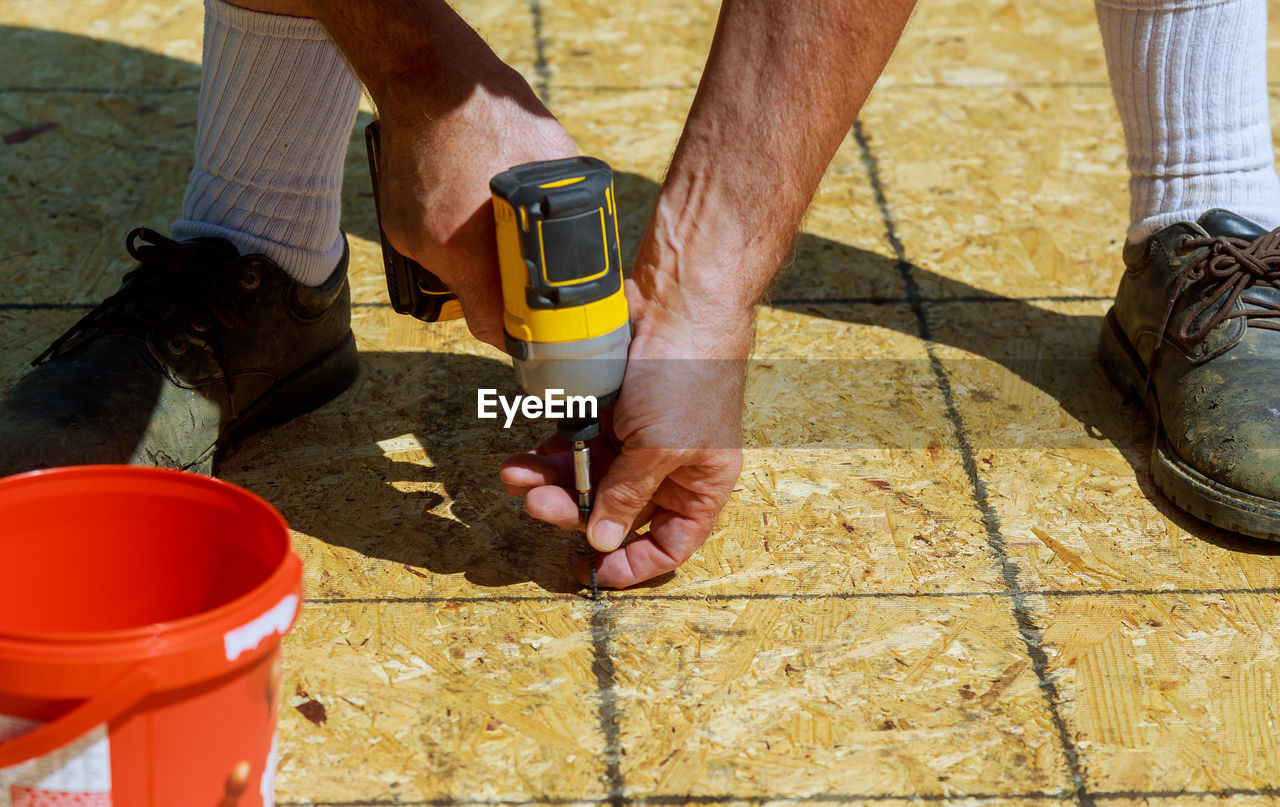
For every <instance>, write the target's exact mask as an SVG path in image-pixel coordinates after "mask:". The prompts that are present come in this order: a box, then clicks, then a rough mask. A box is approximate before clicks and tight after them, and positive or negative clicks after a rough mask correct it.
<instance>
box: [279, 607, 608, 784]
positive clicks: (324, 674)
mask: <svg viewBox="0 0 1280 807" xmlns="http://www.w3.org/2000/svg"><path fill="white" fill-rule="evenodd" d="M586 608H587V606H586V605H585V604H578V605H573V604H566V603H563V602H556V603H546V602H540V603H518V604H516V603H503V604H483V603H466V604H461V603H452V604H442V603H417V604H414V603H395V604H362V605H353V604H344V605H342V606H338V607H335V606H324V605H316V604H311V605H309V606H308V607H307V608H305V609H304V610H303V615H302V618H301V621H300V623H299V625H298V627H297V628H295V629H294V631H293V633H292V634H291V635H290V636H289V638H288V640H287V641H286V644H285V654H284V656H285V676H284V678H285V681H286V684H285V687H286V689H285V692H284V699H283V705H282V708H281V716H280V717H281V719H280V771H279V775H278V778H277V780H276V781H277V788H278V793H279V795H280V797H281V798H282V799H283V800H287V799H289V798H295V797H296V798H308V799H309V798H324V799H330V800H333V801H337V802H357V801H358V802H363V803H368V801H369V800H376V801H380V802H392V801H395V802H399V801H409V802H413V801H418V800H428V799H449V800H472V799H526V798H556V797H562V796H563V797H569V798H593V797H595V798H599V797H600V796H602V795H604V777H603V772H604V771H603V767H604V766H603V763H602V761H601V760H602V754H601V752H602V750H603V747H604V738H603V736H602V734H601V732H600V730H599V728H598V727H597V722H596V713H595V708H596V707H595V703H594V700H593V697H592V696H593V694H594V692H595V690H596V677H595V674H594V673H593V671H592V648H591V639H590V634H589V631H588V626H589V619H588V617H587V613H586ZM313 700H314V701H317V702H318V703H319V704H320V705H321V706H322V707H323V710H324V718H325V719H324V720H323V721H322V722H315V721H313V720H311V719H308V718H307V717H305V716H304V713H309V714H311V715H313V717H318V711H319V710H318V709H317V708H316V707H314V706H311V707H306V708H305V709H304V710H301V711H300V710H299V709H298V708H297V707H298V706H300V705H302V704H304V703H307V702H309V701H313Z"/></svg>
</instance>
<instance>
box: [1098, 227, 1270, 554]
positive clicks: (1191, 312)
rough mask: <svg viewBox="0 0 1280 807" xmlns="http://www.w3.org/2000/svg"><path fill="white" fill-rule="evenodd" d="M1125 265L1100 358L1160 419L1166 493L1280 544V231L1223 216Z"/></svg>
mask: <svg viewBox="0 0 1280 807" xmlns="http://www.w3.org/2000/svg"><path fill="white" fill-rule="evenodd" d="M1124 263H1125V273H1124V276H1123V277H1122V278H1121V280H1120V289H1119V291H1118V292H1117V293H1116V301H1115V305H1114V306H1113V307H1112V308H1111V310H1110V311H1109V312H1108V313H1107V317H1106V321H1105V322H1104V324H1103V326H1102V338H1101V342H1100V344H1099V348H1098V355H1099V358H1100V359H1101V360H1102V366H1103V367H1104V368H1105V369H1106V371H1107V374H1108V375H1109V376H1110V377H1111V380H1112V382H1113V383H1115V384H1116V386H1118V387H1119V388H1120V389H1121V390H1123V391H1125V392H1126V393H1129V394H1131V395H1133V396H1135V397H1136V398H1138V399H1140V400H1141V401H1142V403H1143V404H1144V405H1145V406H1146V409H1147V413H1148V414H1149V415H1150V416H1151V421H1152V423H1153V425H1154V426H1155V438H1154V445H1153V446H1152V448H1151V475H1152V477H1153V479H1154V480H1155V483H1156V486H1157V487H1158V488H1159V489H1160V490H1161V491H1162V492H1163V493H1164V494H1165V495H1166V496H1168V497H1169V499H1170V500H1172V501H1173V503H1174V504H1176V505H1177V506H1178V507H1180V508H1182V509H1183V510H1186V511H1187V512H1189V513H1191V514H1192V515H1194V516H1196V517H1198V518H1201V519H1203V520H1205V521H1208V522H1211V523H1213V524H1216V525H1218V526H1220V527H1224V528H1226V529H1228V530H1232V531H1234V532H1239V533H1243V534H1245V535H1252V536H1254V537H1257V538H1269V539H1271V540H1280V229H1278V230H1276V231H1274V232H1271V233H1268V232H1266V231H1265V230H1263V229H1262V228H1261V227H1259V226H1258V225H1256V224H1254V223H1253V222H1251V221H1247V220H1246V219H1243V218H1241V217H1239V216H1237V215H1235V214H1234V213H1230V212H1228V211H1226V210H1211V211H1209V212H1208V213H1205V214H1204V215H1203V216H1201V217H1200V219H1199V221H1197V222H1196V223H1194V224H1193V223H1191V222H1181V223H1178V224H1173V225H1171V226H1169V227H1165V228H1164V229H1162V230H1160V231H1158V232H1156V233H1155V234H1153V235H1152V236H1151V237H1150V238H1149V239H1147V240H1146V241H1145V242H1142V243H1139V244H1127V245H1126V246H1125V248H1124Z"/></svg>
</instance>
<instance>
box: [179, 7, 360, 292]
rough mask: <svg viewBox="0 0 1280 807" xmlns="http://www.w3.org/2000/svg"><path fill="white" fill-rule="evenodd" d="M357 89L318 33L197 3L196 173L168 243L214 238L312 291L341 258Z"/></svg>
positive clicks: (284, 20)
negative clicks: (201, 11) (200, 52)
mask: <svg viewBox="0 0 1280 807" xmlns="http://www.w3.org/2000/svg"><path fill="white" fill-rule="evenodd" d="M359 102H360V82H359V81H358V80H357V79H356V77H355V75H354V74H353V73H352V72H351V68H350V67H349V66H348V65H347V63H346V60H345V59H344V58H343V57H342V54H341V52H340V51H339V50H338V48H337V47H336V46H335V45H334V44H333V41H332V40H331V39H329V35H328V34H327V33H325V30H324V28H323V27H322V26H321V25H320V23H319V22H317V21H315V20H312V19H306V18H302V17H286V16H280V15H276V14H263V13H261V12H256V11H249V10H246V9H242V8H238V7H236V6H232V5H229V4H228V3H224V2H222V0H205V23H204V67H203V72H202V73H201V78H200V107H199V112H198V120H197V130H196V162H195V167H194V168H192V170H191V179H190V181H189V182H188V184H187V195H186V197H185V198H184V199H183V201H182V218H181V219H179V220H178V221H177V222H175V223H174V225H173V236H174V238H178V239H183V238H195V237H198V236H217V237H219V238H226V239H227V240H229V241H231V242H232V243H233V244H235V245H236V247H237V248H238V249H239V250H240V251H241V253H248V252H260V253H263V254H264V255H266V256H267V257H269V258H271V259H272V260H274V261H276V262H277V263H279V264H280V266H281V267H282V268H283V269H284V270H285V271H286V272H288V273H289V275H290V276H291V277H293V278H294V279H296V280H297V281H298V282H300V283H304V284H307V285H313V286H314V285H319V284H320V283H322V282H324V280H325V279H327V278H328V277H329V275H331V274H332V273H333V268H334V266H335V265H336V264H337V262H338V259H339V257H341V255H342V235H341V233H340V231H339V229H338V228H339V215H340V212H341V211H340V207H341V204H340V203H341V198H340V195H341V190H342V168H343V160H344V159H345V157H346V153H347V143H348V141H349V140H350V138H351V127H352V125H353V124H354V123H355V116H356V109H357V106H358V104H359Z"/></svg>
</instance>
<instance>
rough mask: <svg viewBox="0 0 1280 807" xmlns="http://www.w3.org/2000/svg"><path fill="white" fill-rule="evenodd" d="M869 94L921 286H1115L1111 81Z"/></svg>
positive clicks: (952, 293)
mask: <svg viewBox="0 0 1280 807" xmlns="http://www.w3.org/2000/svg"><path fill="white" fill-rule="evenodd" d="M907 97H909V98H910V99H911V101H910V103H909V104H906V103H903V102H902V101H903V99H902V98H900V97H894V96H892V95H891V94H877V95H876V96H875V97H874V98H873V99H872V101H871V103H869V104H868V105H867V107H866V109H865V110H864V112H863V115H862V121H863V126H864V127H865V131H866V133H867V137H868V139H869V140H870V144H871V150H872V153H873V155H874V156H875V158H876V160H877V163H878V165H879V168H880V176H881V178H882V181H883V183H884V188H885V195H886V197H887V199H888V203H889V208H890V211H891V213H892V215H893V218H894V221H895V226H896V229H897V233H898V236H899V238H900V239H901V240H902V243H903V245H904V248H905V249H906V257H907V258H908V259H909V260H911V261H912V262H913V263H915V264H917V265H918V266H919V267H920V268H919V270H917V271H916V273H915V277H916V280H917V282H918V283H919V284H920V289H921V292H922V293H923V294H924V295H926V296H928V297H967V296H972V295H976V294H983V293H994V294H1000V295H1007V296H1013V297H1028V296H1042V295H1065V294H1088V295H1109V294H1112V293H1114V292H1115V283H1116V279H1117V278H1118V277H1119V272H1120V266H1119V249H1120V244H1121V242H1122V241H1123V239H1124V232H1125V228H1126V227H1127V223H1128V204H1129V203H1128V196H1127V190H1126V181H1127V175H1126V173H1125V166H1124V160H1125V153H1124V141H1123V137H1122V135H1121V131H1120V121H1119V118H1118V117H1117V115H1116V112H1115V106H1114V103H1113V101H1112V99H1111V91H1110V90H1109V89H1107V88H1106V87H1094V88H1079V89H1070V90H1062V89H1053V90H1048V89H1019V90H1012V91H1010V90H984V89H971V90H966V91H965V92H963V93H958V92H957V91H955V90H950V89H939V90H933V89H919V90H912V91H911V93H910V95H909V96H907Z"/></svg>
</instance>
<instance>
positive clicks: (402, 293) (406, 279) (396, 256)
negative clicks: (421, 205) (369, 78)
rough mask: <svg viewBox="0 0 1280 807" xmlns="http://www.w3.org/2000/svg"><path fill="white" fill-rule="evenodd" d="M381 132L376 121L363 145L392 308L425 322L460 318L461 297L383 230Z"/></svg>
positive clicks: (368, 129) (371, 124)
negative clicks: (404, 251)
mask: <svg viewBox="0 0 1280 807" xmlns="http://www.w3.org/2000/svg"><path fill="white" fill-rule="evenodd" d="M379 130H380V127H379V126H378V121H376V120H375V121H374V122H372V123H370V124H369V125H368V126H366V127H365V129H364V144H365V148H366V149H367V150H368V152H369V176H370V177H371V178H372V179H373V201H374V208H375V209H376V210H377V214H378V240H380V241H381V242H382V263H383V268H384V269H385V270H386V273H387V293H388V294H389V295H390V297H391V307H392V308H394V309H395V311H396V313H397V314H408V315H409V316H411V317H416V318H417V319H420V320H423V321H425V322H439V321H440V320H446V319H458V318H459V317H461V316H462V305H461V304H459V302H458V296H457V295H456V294H454V293H453V291H452V290H451V289H450V288H449V287H448V286H446V285H445V284H444V281H442V280H441V279H440V278H438V277H436V276H435V275H433V274H432V273H431V272H430V270H428V269H427V268H426V267H425V266H423V265H422V264H420V263H418V262H417V261H415V260H413V259H411V258H409V257H407V256H405V255H403V254H401V253H400V252H398V251H397V250H396V248H395V247H393V246H392V245H391V242H390V241H389V240H387V233H386V231H385V230H383V229H382V198H381V195H380V194H379V192H378V180H379V176H380V174H379V170H378V166H379V164H380V163H381V161H382V158H381V143H380V141H379V138H378V135H379Z"/></svg>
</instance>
